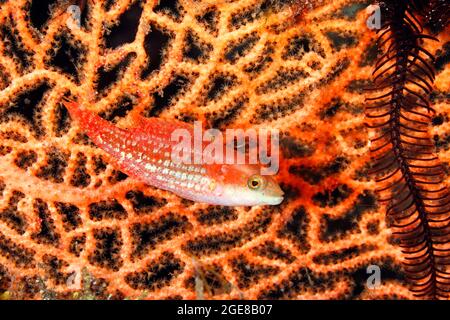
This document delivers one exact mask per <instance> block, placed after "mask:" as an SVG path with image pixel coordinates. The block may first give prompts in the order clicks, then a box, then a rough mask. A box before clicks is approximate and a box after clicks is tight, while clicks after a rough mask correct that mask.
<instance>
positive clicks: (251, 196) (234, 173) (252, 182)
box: [222, 165, 284, 206]
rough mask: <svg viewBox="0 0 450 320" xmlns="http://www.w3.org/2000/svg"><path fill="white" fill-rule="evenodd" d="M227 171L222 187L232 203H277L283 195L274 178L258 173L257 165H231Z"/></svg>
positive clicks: (246, 204) (247, 204)
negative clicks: (225, 181)
mask: <svg viewBox="0 0 450 320" xmlns="http://www.w3.org/2000/svg"><path fill="white" fill-rule="evenodd" d="M226 170H227V171H228V177H227V179H226V180H227V183H225V184H224V185H223V186H222V188H223V193H224V195H223V196H224V197H225V198H228V199H230V201H231V202H233V203H234V205H242V206H255V205H278V204H280V203H281V202H282V201H283V199H284V197H283V195H284V192H283V190H281V188H280V186H279V185H278V183H277V181H276V180H275V178H274V177H273V176H271V175H262V174H260V171H261V170H260V168H259V167H257V166H246V165H241V166H232V167H231V168H228V169H226Z"/></svg>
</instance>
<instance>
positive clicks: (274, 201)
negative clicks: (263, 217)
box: [267, 196, 284, 206]
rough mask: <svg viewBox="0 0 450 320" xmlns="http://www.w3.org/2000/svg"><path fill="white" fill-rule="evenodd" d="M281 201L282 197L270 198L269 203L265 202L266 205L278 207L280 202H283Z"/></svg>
mask: <svg viewBox="0 0 450 320" xmlns="http://www.w3.org/2000/svg"><path fill="white" fill-rule="evenodd" d="M283 200H284V197H283V196H279V197H272V198H270V200H269V201H267V204H270V205H273V206H276V205H279V204H280V203H281V202H283Z"/></svg>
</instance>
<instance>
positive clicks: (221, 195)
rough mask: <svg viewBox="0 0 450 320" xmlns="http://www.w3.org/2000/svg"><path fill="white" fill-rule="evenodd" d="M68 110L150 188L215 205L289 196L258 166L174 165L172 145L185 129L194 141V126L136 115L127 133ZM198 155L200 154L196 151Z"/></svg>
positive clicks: (75, 108) (74, 106)
mask: <svg viewBox="0 0 450 320" xmlns="http://www.w3.org/2000/svg"><path fill="white" fill-rule="evenodd" d="M63 104H64V106H65V107H66V108H67V110H68V112H69V114H70V117H71V118H72V120H74V121H75V122H77V123H78V125H79V127H80V128H81V129H82V130H83V131H84V132H85V133H86V134H87V136H88V137H89V138H90V139H91V140H92V142H93V143H94V144H95V145H96V146H97V147H99V148H100V149H102V150H103V151H104V152H106V154H107V155H108V157H109V158H110V160H111V162H112V164H113V165H114V166H115V167H117V168H119V169H120V170H121V171H123V172H124V173H126V174H127V175H128V176H130V177H132V178H134V179H137V180H139V181H142V182H144V183H145V184H147V185H149V186H153V187H156V188H159V189H163V190H166V191H169V192H172V193H174V194H176V195H178V196H179V197H181V198H184V199H188V200H191V201H194V202H199V203H206V204H211V205H221V206H256V205H279V204H280V203H281V202H282V201H283V194H284V192H283V191H282V189H281V188H280V186H279V185H278V183H277V182H276V180H275V178H274V177H273V176H272V175H262V174H261V166H260V165H258V164H236V163H231V164H230V163H229V162H226V163H223V164H222V163H215V162H213V161H205V159H204V161H202V162H200V163H198V162H195V161H191V162H192V163H190V162H187V161H185V162H180V161H173V157H172V152H173V150H174V148H175V147H176V145H177V143H178V141H173V140H174V139H173V138H172V137H173V136H172V133H173V132H174V130H177V129H182V130H186V131H187V132H188V133H189V134H190V135H191V136H194V134H193V130H194V126H193V125H191V124H189V123H186V122H183V121H180V120H166V119H162V118H157V117H152V118H147V117H144V116H140V115H137V116H134V118H133V124H132V126H131V127H130V128H127V129H124V128H120V127H117V126H115V125H114V124H112V123H111V122H109V121H107V120H105V119H103V118H102V117H100V116H99V115H97V114H95V113H94V112H91V111H89V110H88V109H87V108H85V107H84V106H82V105H80V104H79V103H77V102H75V101H71V100H64V101H63ZM223 148H224V150H225V152H226V150H227V148H233V150H234V147H232V146H229V145H227V144H226V143H224V146H223ZM196 150H197V151H196ZM201 150H203V149H201ZM195 152H199V151H198V149H194V148H193V149H192V153H195ZM200 152H203V151H200Z"/></svg>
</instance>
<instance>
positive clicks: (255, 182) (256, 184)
mask: <svg viewBox="0 0 450 320" xmlns="http://www.w3.org/2000/svg"><path fill="white" fill-rule="evenodd" d="M263 184H264V178H263V177H261V176H259V175H253V176H251V177H250V178H249V179H248V181H247V185H248V187H249V188H250V189H252V190H258V189H260V188H261V187H262V186H263Z"/></svg>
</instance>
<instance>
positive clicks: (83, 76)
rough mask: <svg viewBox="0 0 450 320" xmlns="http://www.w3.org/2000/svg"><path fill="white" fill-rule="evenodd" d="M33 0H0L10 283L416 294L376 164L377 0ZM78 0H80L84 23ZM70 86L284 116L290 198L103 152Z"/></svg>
mask: <svg viewBox="0 0 450 320" xmlns="http://www.w3.org/2000/svg"><path fill="white" fill-rule="evenodd" d="M34 2H36V3H37V2H41V1H33V2H32V1H27V0H14V1H0V36H1V37H0V90H1V91H0V135H1V136H0V291H8V292H9V294H10V295H11V296H12V297H14V298H30V299H31V298H35V299H39V298H77V297H86V296H87V295H89V297H91V296H92V297H94V298H130V299H138V298H147V299H164V298H183V299H195V298H208V299H263V298H276V299H280V298H281V299H300V298H301V299H305V298H311V299H329V298H357V299H358V298H359V299H376V298H413V295H412V293H411V292H410V291H409V285H408V284H407V283H406V281H405V280H404V274H403V272H402V269H401V262H402V261H403V260H402V259H403V257H402V254H401V252H400V250H399V249H398V247H396V246H395V243H392V241H391V233H392V231H391V230H390V229H389V228H387V226H386V222H385V211H386V208H385V207H384V206H383V205H381V204H379V203H378V202H377V200H376V196H375V194H374V192H373V190H374V189H375V182H374V181H373V180H372V179H371V177H370V176H369V174H368V169H369V167H370V154H369V148H370V146H369V143H368V141H369V136H368V132H367V129H366V127H365V126H364V121H365V119H364V113H363V110H364V105H365V100H364V99H365V92H364V91H363V89H364V88H365V87H366V86H367V84H368V83H369V82H370V78H371V71H372V70H373V65H374V63H375V61H376V58H377V55H379V52H378V51H377V48H376V46H375V41H374V40H375V39H376V35H375V33H374V32H373V31H371V30H369V29H368V28H367V27H366V19H367V17H368V15H367V13H366V12H365V10H364V8H365V7H366V6H367V5H368V2H365V1H356V0H355V1H348V0H335V1H330V2H329V1H316V2H312V1H311V3H309V2H307V1H281V0H279V1H277V0H241V1H240V0H236V1H231V0H229V1H227V0H219V1H211V0H198V1H194V0H179V1H177V2H175V1H164V0H161V1H154V0H147V1H131V0H116V1H87V3H86V2H85V1H72V2H69V1H47V2H48V3H49V4H50V9H49V10H50V11H49V12H44V13H42V12H37V13H36V10H37V9H36V8H35V7H34V6H35V5H36V4H35V3H34ZM174 3H175V5H174ZM71 4H83V6H82V7H83V11H82V15H81V17H82V21H81V27H80V28H77V27H76V23H75V21H73V20H71V19H70V14H69V13H68V12H67V11H66V9H67V8H68V7H69V5H71ZM41 6H42V4H41ZM439 37H440V42H439V43H432V42H430V43H427V47H426V49H427V50H428V51H430V52H432V53H433V54H435V55H436V56H437V60H436V65H435V67H436V69H437V74H436V80H435V84H434V86H435V91H434V92H433V94H432V103H433V105H434V108H435V109H436V110H438V113H439V114H438V115H437V116H436V117H435V118H434V119H433V124H434V126H433V128H432V134H433V135H434V137H435V142H436V145H437V146H438V150H439V158H440V160H441V161H442V162H443V163H445V164H446V163H448V162H449V161H450V153H449V150H448V144H449V141H450V139H449V138H448V136H449V135H450V127H449V124H448V110H449V104H448V100H447V99H448V95H449V92H448V90H449V89H448V88H449V87H450V86H449V81H450V80H449V79H450V75H449V72H450V68H448V67H447V63H448V55H449V50H450V47H449V44H450V42H449V37H450V33H445V32H443V33H441V35H440V36H439ZM64 96H67V97H71V98H73V99H76V100H77V101H79V102H80V103H82V104H84V105H85V106H87V107H88V108H89V109H90V110H91V111H93V112H96V113H98V114H100V115H101V116H102V117H104V118H106V119H108V120H110V121H113V122H114V123H116V124H117V125H118V126H120V127H123V128H126V127H128V126H132V124H133V121H132V120H133V116H134V115H137V114H141V115H144V116H158V117H162V118H167V119H171V118H178V119H181V120H183V121H188V122H192V121H194V120H201V121H203V122H204V123H205V124H206V125H207V126H208V127H218V128H221V129H224V128H228V127H240V128H247V127H250V126H251V127H254V128H260V127H261V128H267V127H269V128H276V129H279V130H281V132H282V135H281V148H282V153H281V159H280V163H281V167H280V173H279V175H278V179H279V181H280V183H281V185H282V187H283V189H284V190H285V191H286V195H287V196H286V199H285V201H284V202H283V203H282V205H280V206H277V207H253V208H226V207H217V206H208V205H205V204H199V203H193V202H190V201H186V200H182V199H180V198H178V197H177V196H175V195H173V194H171V193H169V192H165V191H162V190H159V189H155V188H152V187H149V186H146V185H144V184H143V183H140V182H139V181H137V180H134V179H131V178H129V177H127V176H126V175H125V174H123V173H121V172H120V171H118V170H117V169H115V168H114V167H112V166H111V165H110V164H109V163H108V158H107V157H106V155H105V154H104V153H103V152H102V151H101V150H100V149H98V148H96V147H95V145H93V144H92V143H91V142H90V141H89V139H88V138H87V137H86V136H85V135H84V134H83V133H82V131H81V129H80V128H79V127H78V126H77V125H75V124H74V123H72V122H71V120H70V117H69V116H68V113H67V110H66V109H65V108H64V107H63V106H62V104H61V100H62V98H63V97H64ZM447 182H448V178H447V177H446V183H447ZM370 265H378V266H379V267H380V268H381V277H382V282H381V285H380V286H379V287H378V288H376V289H368V288H367V286H366V280H367V278H368V277H369V275H370V274H368V273H367V272H366V268H367V267H368V266H370Z"/></svg>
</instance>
